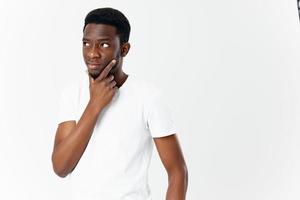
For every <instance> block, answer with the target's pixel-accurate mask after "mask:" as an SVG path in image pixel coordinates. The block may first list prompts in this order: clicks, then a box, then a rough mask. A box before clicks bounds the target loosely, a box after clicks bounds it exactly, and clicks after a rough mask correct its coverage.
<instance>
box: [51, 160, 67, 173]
mask: <svg viewBox="0 0 300 200" xmlns="http://www.w3.org/2000/svg"><path fill="white" fill-rule="evenodd" d="M52 168H53V171H54V172H55V174H56V175H57V176H59V177H60V178H65V177H66V176H67V175H68V173H67V172H66V170H65V168H64V167H62V166H61V165H59V163H58V162H57V161H56V160H55V158H54V156H52Z"/></svg>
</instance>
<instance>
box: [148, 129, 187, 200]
mask: <svg viewBox="0 0 300 200" xmlns="http://www.w3.org/2000/svg"><path fill="white" fill-rule="evenodd" d="M154 142H155V146H156V148H157V151H158V154H159V156H160V159H161V161H162V163H163V165H164V167H165V169H166V170H167V173H168V182H169V186H168V191H167V195H166V199H167V200H184V199H185V195H186V190H187V185H188V170H187V167H186V164H185V161H184V157H183V154H182V151H181V148H180V145H179V142H178V140H177V137H176V134H173V135H170V136H166V137H160V138H154Z"/></svg>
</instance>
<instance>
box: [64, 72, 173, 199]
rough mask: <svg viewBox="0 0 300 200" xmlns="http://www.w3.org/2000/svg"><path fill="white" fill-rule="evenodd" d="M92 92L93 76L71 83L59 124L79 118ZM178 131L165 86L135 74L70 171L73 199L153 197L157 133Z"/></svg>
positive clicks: (106, 109) (162, 135) (106, 111)
mask: <svg viewBox="0 0 300 200" xmlns="http://www.w3.org/2000/svg"><path fill="white" fill-rule="evenodd" d="M89 97H90V96H89V80H88V76H87V75H86V76H84V77H83V78H82V80H81V81H79V82H78V84H73V85H69V86H68V87H66V88H65V89H64V90H63V91H62V94H61V100H60V107H59V116H58V123H61V122H64V121H69V120H76V122H78V120H79V119H80V117H81V115H82V113H83V112H84V110H85V107H86V105H87V103H88V101H89ZM175 133H176V128H175V126H174V119H173V113H172V110H171V109H170V106H169V105H168V103H167V101H165V99H164V95H163V93H162V91H161V90H160V89H159V88H158V87H156V86H154V85H152V84H150V83H148V82H146V81H143V80H140V79H137V78H136V77H133V76H132V75H129V76H128V78H127V80H126V82H125V83H124V84H123V85H122V86H121V87H120V88H119V90H118V91H117V93H116V94H115V96H114V97H113V100H112V101H111V102H110V103H109V104H108V105H107V106H106V107H105V109H104V110H103V111H102V112H101V113H100V115H99V117H98V121H97V123H96V125H95V128H94V132H93V134H92V136H91V139H90V141H89V144H88V145H87V148H86V150H85V152H84V154H83V155H82V157H81V159H80V161H79V163H78V164H77V166H76V168H75V169H74V171H73V172H72V173H71V174H69V175H68V178H69V181H70V183H71V188H72V200H82V199H84V200H102V199H104V200H150V199H151V192H150V188H149V186H148V168H149V164H150V160H151V155H152V150H153V138H156V137H164V136H168V135H171V134H175Z"/></svg>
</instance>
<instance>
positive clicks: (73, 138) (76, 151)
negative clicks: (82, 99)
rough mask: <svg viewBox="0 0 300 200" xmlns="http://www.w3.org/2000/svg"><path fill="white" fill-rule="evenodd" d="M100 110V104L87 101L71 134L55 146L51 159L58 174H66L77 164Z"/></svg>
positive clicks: (62, 175)
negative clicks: (96, 104)
mask: <svg viewBox="0 0 300 200" xmlns="http://www.w3.org/2000/svg"><path fill="white" fill-rule="evenodd" d="M101 110H102V107H101V106H95V105H93V104H92V103H90V102H89V103H88V105H87V107H86V109H85V111H84V112H83V114H82V116H81V118H80V120H79V121H78V123H77V124H76V126H75V128H74V129H73V130H72V132H71V134H69V135H68V136H67V137H66V138H65V139H64V140H63V141H62V142H60V143H59V144H58V145H57V146H56V147H55V149H54V151H53V154H52V160H53V163H54V167H55V171H56V173H57V174H59V176H61V177H65V176H67V175H68V174H69V173H70V172H71V171H72V170H73V169H74V168H75V166H76V165H77V163H78V161H79V160H80V158H81V156H82V154H83V153H84V151H85V148H86V146H87V144H88V142H89V140H90V137H91V135H92V133H93V129H94V126H95V124H96V122H97V119H98V115H99V113H100V112H101Z"/></svg>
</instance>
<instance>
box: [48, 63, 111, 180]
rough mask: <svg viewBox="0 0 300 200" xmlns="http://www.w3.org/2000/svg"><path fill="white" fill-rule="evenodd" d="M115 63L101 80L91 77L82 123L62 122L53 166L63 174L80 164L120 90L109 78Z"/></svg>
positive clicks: (56, 142)
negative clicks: (87, 101) (100, 117)
mask: <svg viewBox="0 0 300 200" xmlns="http://www.w3.org/2000/svg"><path fill="white" fill-rule="evenodd" d="M115 63H116V62H115V61H112V62H111V63H110V64H109V65H108V66H107V67H106V68H105V69H104V70H103V71H102V73H101V74H100V75H99V77H98V78H97V79H95V80H93V79H92V78H91V77H89V81H90V100H89V103H88V104H87V106H86V108H85V111H84V112H83V114H82V116H81V118H80V120H79V121H78V123H77V124H76V122H75V121H66V122H63V123H60V124H59V125H58V128H57V131H56V136H55V141H54V148H53V152H52V165H53V170H54V172H55V173H56V174H57V175H58V176H60V177H65V176H67V175H68V174H69V173H70V172H72V171H73V169H74V168H75V167H76V165H77V163H78V162H79V160H80V158H81V156H82V154H83V153H84V151H85V148H86V146H87V145H88V142H89V140H90V138H91V135H92V133H93V130H94V127H95V124H96V122H97V119H98V116H99V114H100V112H101V111H102V110H103V108H104V107H105V106H106V105H107V104H108V103H109V102H110V101H111V100H112V97H113V95H114V94H115V92H116V89H117V88H116V87H115V85H116V82H115V81H113V78H114V77H113V76H109V77H106V76H107V75H108V73H109V71H110V70H111V68H112V66H114V64H115Z"/></svg>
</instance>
